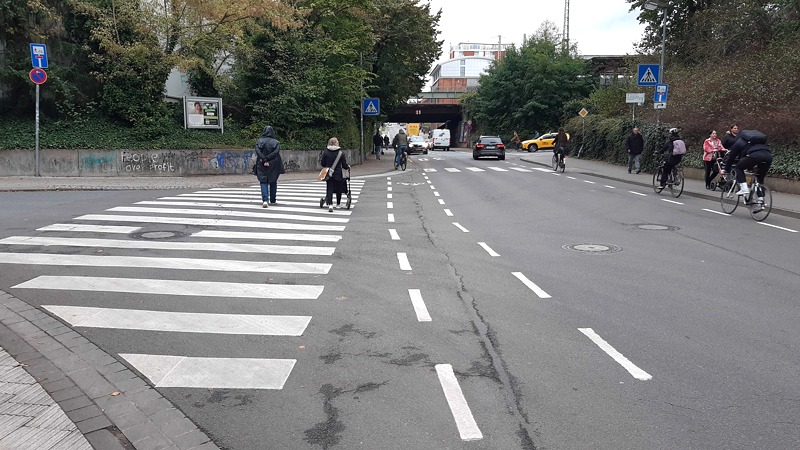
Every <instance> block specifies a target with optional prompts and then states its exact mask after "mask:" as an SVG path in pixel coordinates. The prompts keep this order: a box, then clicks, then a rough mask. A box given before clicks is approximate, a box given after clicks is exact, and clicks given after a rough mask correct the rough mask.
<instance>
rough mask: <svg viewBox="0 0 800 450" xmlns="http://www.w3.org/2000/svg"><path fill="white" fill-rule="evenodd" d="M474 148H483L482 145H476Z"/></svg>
mask: <svg viewBox="0 0 800 450" xmlns="http://www.w3.org/2000/svg"><path fill="white" fill-rule="evenodd" d="M475 148H483V144H478V145H476V146H475Z"/></svg>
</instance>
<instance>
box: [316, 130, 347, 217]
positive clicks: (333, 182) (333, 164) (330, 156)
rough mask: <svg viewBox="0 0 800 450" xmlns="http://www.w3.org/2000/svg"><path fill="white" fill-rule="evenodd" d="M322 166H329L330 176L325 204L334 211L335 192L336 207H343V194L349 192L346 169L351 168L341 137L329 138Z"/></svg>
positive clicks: (326, 185)
mask: <svg viewBox="0 0 800 450" xmlns="http://www.w3.org/2000/svg"><path fill="white" fill-rule="evenodd" d="M320 164H321V165H322V167H328V168H329V169H328V173H330V174H331V175H330V177H328V179H327V180H325V204H326V205H328V212H333V208H334V206H333V194H336V209H340V208H341V207H342V194H346V193H347V177H345V174H344V170H348V171H349V170H350V166H349V165H348V164H347V158H346V157H345V156H344V152H343V151H342V149H341V147H339V139H337V138H335V137H332V138H330V139H328V147H327V150H325V151H324V152H323V154H322V160H321V161H320Z"/></svg>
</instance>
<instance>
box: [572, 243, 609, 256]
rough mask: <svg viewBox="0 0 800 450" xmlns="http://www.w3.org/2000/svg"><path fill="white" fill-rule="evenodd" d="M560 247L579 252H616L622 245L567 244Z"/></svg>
mask: <svg viewBox="0 0 800 450" xmlns="http://www.w3.org/2000/svg"><path fill="white" fill-rule="evenodd" d="M561 248H563V249H565V250H574V251H576V252H581V253H592V254H601V253H616V252H618V251H620V250H622V247H620V246H618V245H614V244H568V245H562V246H561Z"/></svg>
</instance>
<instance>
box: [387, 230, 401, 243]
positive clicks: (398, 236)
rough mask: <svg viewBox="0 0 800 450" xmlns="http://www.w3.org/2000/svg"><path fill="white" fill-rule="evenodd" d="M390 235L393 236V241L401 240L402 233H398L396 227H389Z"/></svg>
mask: <svg viewBox="0 0 800 450" xmlns="http://www.w3.org/2000/svg"><path fill="white" fill-rule="evenodd" d="M389 236H391V238H392V240H393V241H399V240H400V235H399V234H397V230H395V229H394V228H389Z"/></svg>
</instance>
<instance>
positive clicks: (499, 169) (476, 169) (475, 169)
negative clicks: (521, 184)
mask: <svg viewBox="0 0 800 450" xmlns="http://www.w3.org/2000/svg"><path fill="white" fill-rule="evenodd" d="M422 170H423V171H424V172H429V173H434V172H438V169H435V168H433V167H426V168H424V169H422ZM443 170H444V171H445V172H449V173H460V172H463V171H464V170H469V171H470V172H486V171H493V172H508V171H511V170H513V171H516V172H528V173H530V172H532V170H530V169H525V168H522V167H496V166H487V167H485V168H482V167H464V168H463V170H462V169H459V168H457V167H445V168H444V169H443Z"/></svg>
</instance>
